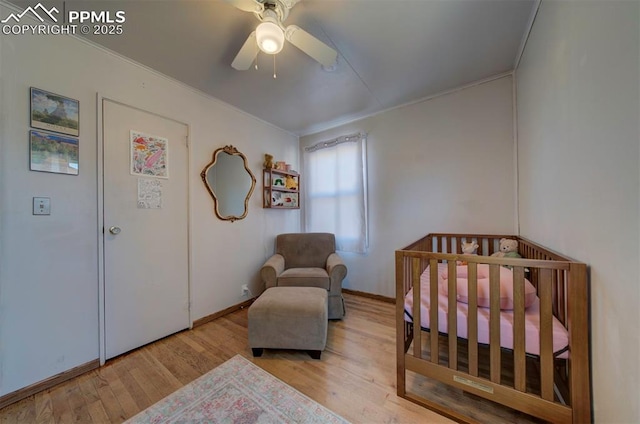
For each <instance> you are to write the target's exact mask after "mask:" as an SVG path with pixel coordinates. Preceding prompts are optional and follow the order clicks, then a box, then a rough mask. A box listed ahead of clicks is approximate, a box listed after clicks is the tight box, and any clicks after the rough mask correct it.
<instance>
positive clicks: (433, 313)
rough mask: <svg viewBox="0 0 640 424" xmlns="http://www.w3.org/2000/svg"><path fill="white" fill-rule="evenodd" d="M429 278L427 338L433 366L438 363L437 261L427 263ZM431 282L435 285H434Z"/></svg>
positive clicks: (432, 260)
mask: <svg viewBox="0 0 640 424" xmlns="http://www.w3.org/2000/svg"><path fill="white" fill-rule="evenodd" d="M429 273H430V275H429V277H430V279H431V281H432V283H431V287H430V290H429V300H430V305H431V306H430V307H429V327H431V335H430V336H429V340H430V341H431V349H430V352H431V353H430V355H431V362H433V363H434V364H439V363H440V345H439V343H438V342H439V337H438V328H440V327H439V325H440V323H439V322H438V307H437V306H435V305H438V261H437V260H435V259H431V260H430V261H429ZM433 281H435V282H436V283H435V284H434V283H433Z"/></svg>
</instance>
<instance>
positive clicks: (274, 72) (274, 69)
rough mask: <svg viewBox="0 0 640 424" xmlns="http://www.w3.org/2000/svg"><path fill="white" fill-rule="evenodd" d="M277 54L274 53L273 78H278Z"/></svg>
mask: <svg viewBox="0 0 640 424" xmlns="http://www.w3.org/2000/svg"><path fill="white" fill-rule="evenodd" d="M276 78H277V76H276V55H275V54H274V55H273V79H276Z"/></svg>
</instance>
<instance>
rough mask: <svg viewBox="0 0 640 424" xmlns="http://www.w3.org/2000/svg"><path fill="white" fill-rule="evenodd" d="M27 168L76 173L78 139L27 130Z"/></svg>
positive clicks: (58, 172)
mask: <svg viewBox="0 0 640 424" xmlns="http://www.w3.org/2000/svg"><path fill="white" fill-rule="evenodd" d="M29 157H30V160H29V163H30V164H29V169H31V170H32V171H42V172H54V173H57V174H68V175H78V172H79V167H78V165H79V163H78V158H79V150H78V139H77V138H73V137H67V136H64V135H60V134H54V133H49V132H46V131H35V130H31V131H29Z"/></svg>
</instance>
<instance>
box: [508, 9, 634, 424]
mask: <svg viewBox="0 0 640 424" xmlns="http://www.w3.org/2000/svg"><path fill="white" fill-rule="evenodd" d="M639 5H640V3H638V2H637V1H626V2H619V1H606V2H605V1H597V2H587V1H580V2H566V1H547V0H545V1H543V2H542V5H541V7H540V11H539V13H538V16H537V18H536V21H535V24H534V26H533V30H532V33H531V36H530V38H529V41H528V43H527V45H526V49H525V52H524V56H523V59H522V62H521V63H520V66H519V68H518V70H517V74H516V77H517V81H518V83H517V93H518V96H517V97H518V103H517V110H518V152H519V170H520V172H519V179H520V190H519V198H520V205H519V209H520V222H521V233H522V235H523V236H525V237H528V238H531V239H533V240H535V241H537V242H539V243H542V244H543V245H545V246H548V247H550V248H551V249H554V250H557V251H560V252H562V253H565V254H567V255H569V256H571V257H573V258H575V259H577V260H581V261H584V262H586V263H587V264H588V265H589V266H590V280H591V327H592V333H591V337H592V342H591V344H592V363H593V393H594V410H595V422H601V423H637V422H640V409H639V400H640V398H639V397H640V384H639V383H638V381H639V380H640V372H639V367H638V358H639V357H640V351H639V343H640V338H639V333H638V322H639V321H640V320H639V318H640V316H639V314H638V311H639V310H640V308H639V307H638V305H639V301H640V296H639V295H640V286H639V284H638V283H639V278H638V275H639V271H640V268H639V257H640V250H639V215H638V212H639V202H640V183H639V180H640V174H639V170H638V168H639V140H640V134H639V129H638V121H639V117H640V110H639V106H638V101H639V95H640V93H639V88H640V87H639V78H640V70H639V55H638V50H639V44H640V33H639V22H640V16H639V14H640V12H639Z"/></svg>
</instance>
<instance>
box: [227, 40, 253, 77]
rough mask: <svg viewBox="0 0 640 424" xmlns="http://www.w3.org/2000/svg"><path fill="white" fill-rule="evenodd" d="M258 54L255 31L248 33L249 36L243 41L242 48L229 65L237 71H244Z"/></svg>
mask: <svg viewBox="0 0 640 424" xmlns="http://www.w3.org/2000/svg"><path fill="white" fill-rule="evenodd" d="M257 55H258V43H257V42H256V32H255V31H253V32H252V33H251V34H249V38H247V41H245V42H244V44H243V45H242V48H241V49H240V51H239V52H238V54H237V55H236V58H235V59H233V62H232V63H231V66H232V67H233V68H234V69H237V70H238V71H246V70H247V69H249V68H250V67H251V64H252V63H253V61H254V60H255V58H256V56H257Z"/></svg>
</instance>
